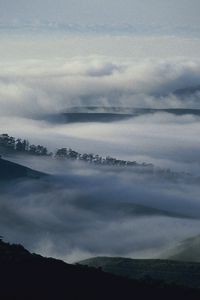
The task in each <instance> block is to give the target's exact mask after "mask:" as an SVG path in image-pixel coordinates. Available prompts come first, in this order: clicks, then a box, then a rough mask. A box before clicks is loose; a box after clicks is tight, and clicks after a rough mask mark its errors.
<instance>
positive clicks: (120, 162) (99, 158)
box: [55, 148, 152, 167]
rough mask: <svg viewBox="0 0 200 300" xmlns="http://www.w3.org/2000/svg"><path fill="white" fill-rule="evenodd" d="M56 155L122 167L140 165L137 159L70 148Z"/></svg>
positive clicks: (63, 149) (62, 149)
mask: <svg viewBox="0 0 200 300" xmlns="http://www.w3.org/2000/svg"><path fill="white" fill-rule="evenodd" d="M55 157H57V158H62V159H72V160H80V161H85V162H87V163H94V164H98V165H110V166H120V167H125V166H128V167H131V166H139V164H138V163H137V162H136V161H126V160H121V159H116V158H113V157H110V156H107V157H105V158H104V157H102V156H100V155H96V154H93V153H89V154H88V153H84V154H80V153H78V152H76V151H74V150H72V149H70V148H61V149H58V150H57V151H56V154H55ZM142 166H152V165H151V164H145V163H143V164H142Z"/></svg>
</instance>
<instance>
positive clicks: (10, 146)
mask: <svg viewBox="0 0 200 300" xmlns="http://www.w3.org/2000/svg"><path fill="white" fill-rule="evenodd" d="M0 147H1V148H4V149H6V150H10V151H15V152H26V153H30V154H33V155H48V150H47V148H46V147H43V146H41V145H37V146H36V145H30V143H29V141H28V140H23V139H20V138H17V139H16V138H14V137H12V136H9V135H8V134H7V133H4V134H1V135H0Z"/></svg>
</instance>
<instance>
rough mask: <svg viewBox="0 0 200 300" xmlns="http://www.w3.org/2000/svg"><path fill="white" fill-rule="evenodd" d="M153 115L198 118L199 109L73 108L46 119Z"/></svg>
mask: <svg viewBox="0 0 200 300" xmlns="http://www.w3.org/2000/svg"><path fill="white" fill-rule="evenodd" d="M173 94H174V95H176V96H178V97H180V96H181V97H188V96H190V95H193V93H191V94H190V93H189V91H187V90H186V92H185V94H184V91H182V92H181V90H180V91H175V92H174V93H173ZM155 113H169V114H173V115H177V116H183V115H188V114H190V115H195V116H200V109H192V108H191V109H188V108H163V109H156V108H131V107H130V108H128V107H120V108H119V107H79V108H78V107H75V108H74V109H73V108H72V109H71V110H69V111H67V112H63V113H60V114H54V115H48V116H46V117H44V118H46V119H47V120H48V121H49V122H53V123H61V124H63V123H64V124H65V123H87V122H89V123H90V122H100V123H110V122H117V121H123V120H128V119H130V118H134V117H139V116H142V115H148V114H155Z"/></svg>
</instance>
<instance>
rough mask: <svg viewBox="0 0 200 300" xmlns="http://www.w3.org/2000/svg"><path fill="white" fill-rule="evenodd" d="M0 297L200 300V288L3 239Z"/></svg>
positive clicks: (0, 263)
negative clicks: (71, 260)
mask: <svg viewBox="0 0 200 300" xmlns="http://www.w3.org/2000/svg"><path fill="white" fill-rule="evenodd" d="M0 296H1V299H4V300H6V299H15V300H18V299H20V300H22V299H26V300H27V299H29V300H31V299H42V300H45V299H46V300H51V299H54V300H55V299H59V300H62V299H69V300H71V299H87V300H90V299H92V300H95V299H149V298H152V299H169V298H170V297H171V298H172V297H173V299H174V298H175V297H177V299H199V297H200V291H199V290H194V289H187V288H184V287H176V286H174V285H171V286H170V285H164V284H162V283H158V282H152V281H150V280H143V281H141V280H140V281H136V280H135V281H134V280H131V279H127V278H123V277H120V276H115V275H112V274H109V273H105V272H103V271H102V270H101V269H94V268H89V267H86V266H80V265H69V264H66V263H64V262H62V261H59V260H55V259H52V258H44V257H42V256H39V255H36V254H31V253H29V252H28V251H27V250H26V249H24V248H23V247H22V246H20V245H10V244H7V243H4V242H2V241H0Z"/></svg>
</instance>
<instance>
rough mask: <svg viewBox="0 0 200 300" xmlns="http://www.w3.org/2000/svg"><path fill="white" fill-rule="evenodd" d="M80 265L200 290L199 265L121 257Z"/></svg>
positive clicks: (99, 258) (82, 262)
mask: <svg viewBox="0 0 200 300" xmlns="http://www.w3.org/2000/svg"><path fill="white" fill-rule="evenodd" d="M79 263H80V264H81V265H87V266H89V267H95V268H101V269H102V270H103V271H105V272H109V273H111V274H115V275H120V276H125V277H128V278H131V279H136V280H141V279H145V278H151V279H153V280H161V281H164V282H165V283H168V284H169V283H171V282H174V283H176V284H178V285H184V286H188V287H189V286H190V287H196V288H200V264H199V263H189V262H187V263H185V262H184V263H183V262H177V261H170V260H158V259H130V258H120V257H119V258H118V257H95V258H91V259H87V260H83V261H81V262H79Z"/></svg>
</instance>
